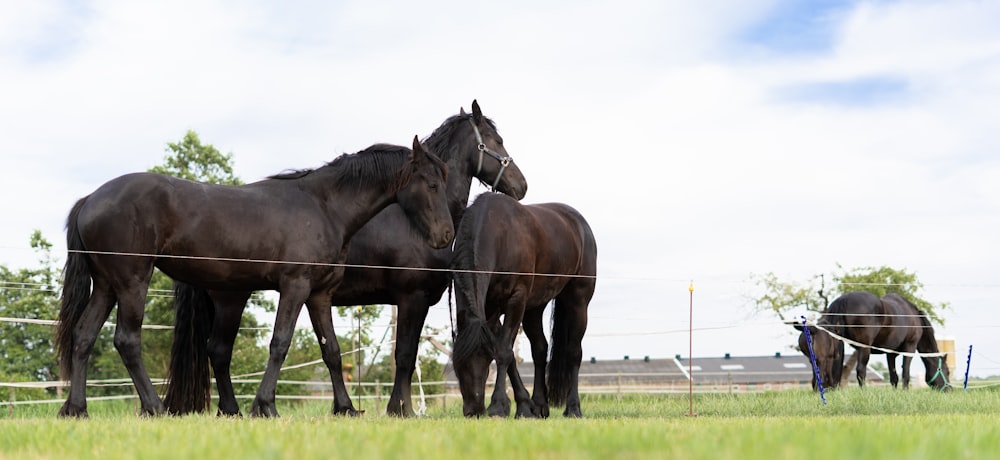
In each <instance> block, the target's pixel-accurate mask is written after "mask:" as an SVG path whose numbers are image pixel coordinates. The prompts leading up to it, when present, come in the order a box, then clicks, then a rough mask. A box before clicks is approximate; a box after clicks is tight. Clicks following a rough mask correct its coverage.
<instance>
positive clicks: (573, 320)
mask: <svg viewBox="0 0 1000 460" xmlns="http://www.w3.org/2000/svg"><path fill="white" fill-rule="evenodd" d="M451 266H452V270H453V272H454V275H453V276H454V278H455V298H456V317H457V322H458V325H457V327H458V331H457V337H456V339H455V348H454V353H453V362H454V368H455V373H456V375H457V376H458V381H459V387H460V389H461V392H462V400H463V405H462V412H463V413H464V414H465V415H466V416H467V417H474V416H481V415H483V414H484V413H486V408H485V407H484V393H485V387H486V378H487V374H488V371H489V364H490V362H491V361H493V360H494V359H495V360H496V364H497V382H496V386H495V387H494V392H493V397H492V400H491V402H490V407H489V412H488V413H489V415H491V416H507V415H509V414H510V400H509V399H508V398H507V393H506V387H505V384H504V383H505V379H506V375H507V374H508V373H509V374H510V377H511V385H512V386H513V387H514V397H515V400H516V402H517V416H522V417H532V416H535V417H545V416H548V411H549V406H548V404H549V401H551V403H552V404H553V405H557V406H558V405H562V404H564V403H565V404H566V410H565V412H564V413H563V415H565V416H570V417H580V416H581V415H582V413H581V411H580V395H579V391H578V383H579V382H578V381H579V373H580V360H581V358H582V354H583V350H582V341H583V335H584V332H586V329H587V307H588V305H589V303H590V299H591V298H592V297H593V295H594V287H595V285H596V274H597V243H596V241H595V239H594V233H593V231H592V230H591V229H590V225H588V224H587V221H586V220H585V219H584V218H583V216H581V215H580V213H579V212H577V211H576V210H575V209H573V208H571V207H570V206H567V205H565V204H561V203H545V204H534V205H522V204H521V203H518V202H517V201H515V200H513V199H511V198H510V197H507V196H504V195H498V194H483V195H480V196H479V197H477V198H476V201H475V202H474V203H473V204H472V206H470V207H469V209H467V210H466V212H465V215H464V216H463V218H462V222H461V224H459V227H458V230H457V232H456V236H455V257H454V260H453V261H452V265H451ZM553 299H554V300H555V306H554V308H553V311H552V338H551V341H552V355H551V360H550V361H549V362H548V382H546V380H545V374H546V372H545V367H546V360H547V358H548V344H547V343H546V342H545V337H544V333H543V332H542V313H543V311H544V309H545V306H546V305H547V304H548V303H549V301H551V300H553ZM501 315H503V322H502V323H501V322H500V316H501ZM522 323H523V326H524V331H525V333H526V334H527V336H528V338H529V339H530V340H531V356H532V360H533V361H534V362H535V383H534V389H533V392H534V395H533V396H531V397H529V395H528V393H527V390H526V389H525V387H524V384H523V383H522V382H521V379H520V376H518V375H517V372H516V369H514V368H516V365H515V364H514V352H513V345H514V338H515V335H516V334H517V331H518V328H519V327H520V326H521V325H522ZM512 369H514V370H513V371H512ZM546 386H548V391H547V392H546Z"/></svg>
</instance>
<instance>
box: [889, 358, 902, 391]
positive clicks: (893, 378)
mask: <svg viewBox="0 0 1000 460" xmlns="http://www.w3.org/2000/svg"><path fill="white" fill-rule="evenodd" d="M885 363H886V364H887V365H888V366H889V383H891V384H892V387H893V388H896V384H898V383H899V374H897V373H896V354H895V353H886V354H885ZM903 368H904V369H905V368H906V365H905V364H904V365H903ZM904 372H905V371H904ZM903 387H904V388H905V387H906V384H905V383H904V384H903Z"/></svg>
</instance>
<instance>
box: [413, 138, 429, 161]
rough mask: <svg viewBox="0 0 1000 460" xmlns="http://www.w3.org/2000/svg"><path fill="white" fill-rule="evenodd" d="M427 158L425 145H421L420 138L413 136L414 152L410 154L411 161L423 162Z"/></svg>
mask: <svg viewBox="0 0 1000 460" xmlns="http://www.w3.org/2000/svg"><path fill="white" fill-rule="evenodd" d="M425 156H427V154H426V153H425V151H424V144H421V143H420V138H419V137H417V135H416V134H414V135H413V152H410V161H421V160H423V158H424V157H425Z"/></svg>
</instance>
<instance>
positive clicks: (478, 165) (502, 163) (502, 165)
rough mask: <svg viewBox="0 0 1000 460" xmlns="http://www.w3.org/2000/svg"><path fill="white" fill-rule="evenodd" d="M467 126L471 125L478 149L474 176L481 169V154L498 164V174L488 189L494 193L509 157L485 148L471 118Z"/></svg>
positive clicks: (508, 162)
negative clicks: (494, 159)
mask: <svg viewBox="0 0 1000 460" xmlns="http://www.w3.org/2000/svg"><path fill="white" fill-rule="evenodd" d="M469 124H471V125H472V132H474V133H476V142H477V143H478V145H477V146H476V148H478V149H479V162H477V163H476V173H475V174H474V175H475V176H478V175H479V172H480V171H482V169H483V153H485V154H487V155H489V156H491V157H493V158H496V160H497V161H499V162H500V172H498V173H497V178H496V180H494V181H493V185H492V186H491V187H490V188H492V189H493V191H494V192H495V191H496V190H497V184H499V183H500V178H501V177H503V172H504V170H506V169H507V166H508V165H509V164H510V155H507V156H503V155H500V154H499V153H497V152H494V151H493V150H491V149H490V148H489V147H487V146H486V143H484V142H483V136H482V135H481V134H479V127H478V126H476V122H475V121H473V120H472V118H469Z"/></svg>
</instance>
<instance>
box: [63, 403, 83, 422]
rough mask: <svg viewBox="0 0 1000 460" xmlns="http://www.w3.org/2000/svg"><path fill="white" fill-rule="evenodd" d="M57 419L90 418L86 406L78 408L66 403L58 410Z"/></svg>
mask: <svg viewBox="0 0 1000 460" xmlns="http://www.w3.org/2000/svg"><path fill="white" fill-rule="evenodd" d="M59 417H63V418H90V414H88V413H87V406H83V407H80V406H75V405H71V404H70V403H66V404H63V406H62V408H60V409H59Z"/></svg>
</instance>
